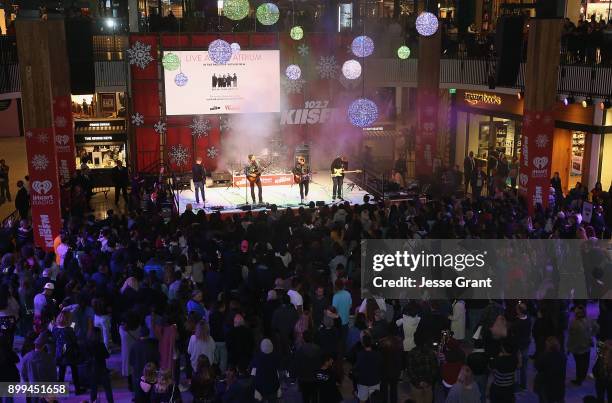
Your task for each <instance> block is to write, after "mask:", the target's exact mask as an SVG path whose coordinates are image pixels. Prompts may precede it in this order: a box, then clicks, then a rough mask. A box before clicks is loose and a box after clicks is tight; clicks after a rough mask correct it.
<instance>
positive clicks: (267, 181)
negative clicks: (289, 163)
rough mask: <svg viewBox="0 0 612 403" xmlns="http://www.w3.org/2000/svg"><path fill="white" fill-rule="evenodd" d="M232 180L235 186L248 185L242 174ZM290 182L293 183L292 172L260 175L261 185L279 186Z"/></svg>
mask: <svg viewBox="0 0 612 403" xmlns="http://www.w3.org/2000/svg"><path fill="white" fill-rule="evenodd" d="M232 182H233V183H234V186H235V187H245V186H248V184H247V180H246V177H245V176H244V175H238V176H234V177H233V179H232ZM291 184H293V175H292V174H278V175H261V186H279V185H291Z"/></svg>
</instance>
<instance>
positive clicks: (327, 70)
mask: <svg viewBox="0 0 612 403" xmlns="http://www.w3.org/2000/svg"><path fill="white" fill-rule="evenodd" d="M317 71H318V72H319V77H321V78H335V77H336V74H338V63H336V58H335V57H334V56H321V58H320V59H319V63H318V64H317Z"/></svg>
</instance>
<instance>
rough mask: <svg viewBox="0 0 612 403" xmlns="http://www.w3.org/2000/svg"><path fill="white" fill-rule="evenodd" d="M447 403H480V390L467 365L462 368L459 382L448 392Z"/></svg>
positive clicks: (458, 378)
mask: <svg viewBox="0 0 612 403" xmlns="http://www.w3.org/2000/svg"><path fill="white" fill-rule="evenodd" d="M446 403H480V390H479V389H478V385H477V384H476V382H474V375H473V374H472V370H471V369H470V367H468V366H467V365H464V366H463V367H461V371H460V372H459V376H458V377H457V382H456V383H455V384H454V385H453V387H452V388H451V389H450V391H449V392H448V396H447V397H446Z"/></svg>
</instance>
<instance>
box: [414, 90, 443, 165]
mask: <svg viewBox="0 0 612 403" xmlns="http://www.w3.org/2000/svg"><path fill="white" fill-rule="evenodd" d="M418 91H419V92H418V105H419V106H418V119H419V120H418V130H417V135H416V139H415V155H416V156H417V159H420V161H418V160H417V164H416V175H417V176H431V175H433V173H434V172H433V170H434V165H433V158H434V154H435V152H436V143H437V141H436V140H437V139H436V135H437V129H438V96H437V93H436V91H433V90H426V89H419V90H418Z"/></svg>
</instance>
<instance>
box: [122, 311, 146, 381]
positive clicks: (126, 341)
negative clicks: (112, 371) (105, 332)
mask: <svg viewBox="0 0 612 403" xmlns="http://www.w3.org/2000/svg"><path fill="white" fill-rule="evenodd" d="M140 333H141V327H140V323H139V318H138V314H137V313H136V312H134V311H128V312H126V314H125V316H124V319H123V321H122V323H121V324H120V325H119V337H120V339H121V375H122V376H124V377H126V378H127V384H128V387H129V388H130V390H131V389H132V385H133V382H132V377H133V374H134V373H133V372H132V368H130V362H129V354H130V351H131V349H132V346H133V345H134V343H135V342H136V341H137V340H138V339H139V338H140Z"/></svg>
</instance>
